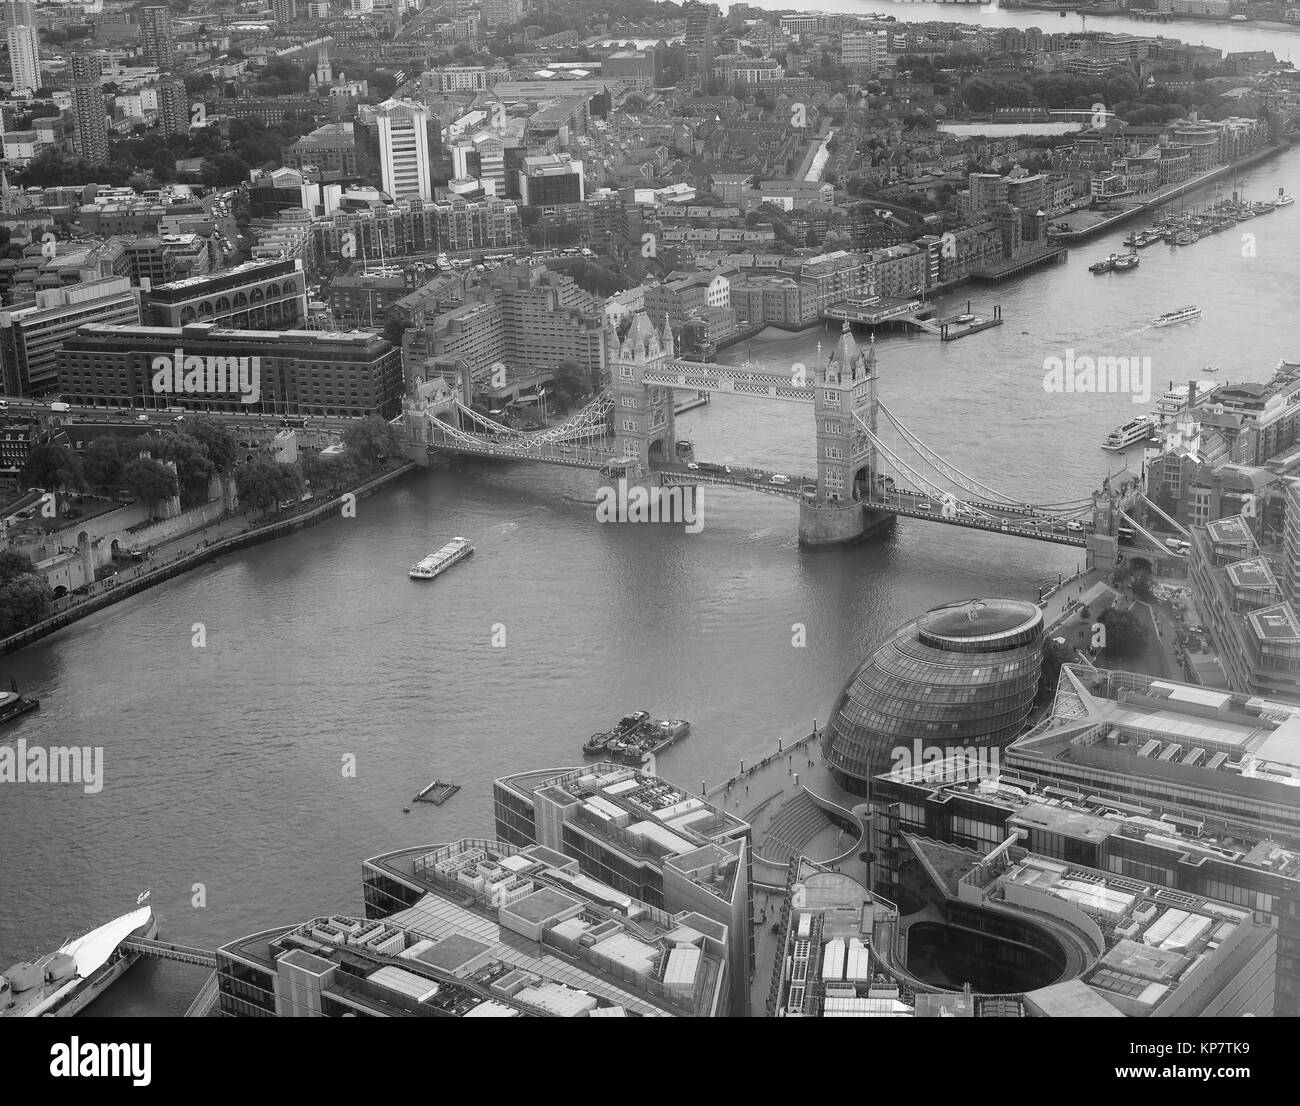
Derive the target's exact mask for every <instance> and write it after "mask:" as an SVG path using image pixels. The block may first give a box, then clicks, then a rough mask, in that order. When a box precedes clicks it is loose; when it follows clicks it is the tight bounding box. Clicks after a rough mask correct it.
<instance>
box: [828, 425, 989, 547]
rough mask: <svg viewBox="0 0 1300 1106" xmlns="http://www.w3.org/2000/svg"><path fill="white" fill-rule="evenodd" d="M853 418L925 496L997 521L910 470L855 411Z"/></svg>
mask: <svg viewBox="0 0 1300 1106" xmlns="http://www.w3.org/2000/svg"><path fill="white" fill-rule="evenodd" d="M853 418H854V420H855V421H856V422H857V423H858V425H859V426H860V427H861V428H862V430H863V433H865V434H866V436H867V440H868V441H870V442H871V444H872V445H873V446H875V447H876V449H878V450H879V451H880V452H881V453H882V454H883V455H884V457H885V460H886V461H888V462H889V463H890V464H891V465H892V466H893V467H894V469H895V471H896V472H898V473H899V475H902V474H903V473H904V472H906V473H907V475H908V476H909V477H911V479H912V480H913V481H915V482H916V484H917V486H918V487H919V488H920V489H921V490H922V491H924V492H925V493H926V494H927V495H932V496H934V497H935V499H938V500H940V501H942V502H944V503H948V502H951V503H953V504H954V505H955V506H958V507H961V508H963V511H964V513H968V514H971V515H978V516H979V517H981V518H986V519H988V520H989V521H990V522H996V521H997V518H996V517H995V516H993V515H991V514H989V513H988V512H987V511H981V510H980V509H979V508H977V507H972V506H971V505H970V504H969V503H966V502H964V501H962V500H959V499H957V497H956V496H954V495H953V494H952V493H951V492H950V491H948V490H947V489H945V488H941V487H940V486H939V485H938V484H936V483H934V482H933V481H932V480H930V479H929V478H928V477H926V476H922V475H921V474H920V473H919V472H917V471H916V469H914V468H912V466H911V465H909V464H908V463H907V462H906V461H904V460H903V459H902V458H901V457H899V456H898V455H897V454H896V453H895V452H894V451H893V450H892V449H890V448H889V446H887V445H885V443H884V442H882V441H881V440H880V439H879V438H878V437H876V435H875V434H873V433H872V432H871V427H869V426H868V425H867V424H866V423H865V422H863V420H862V417H861V416H860V415H859V414H858V413H857V412H856V411H855V412H854V413H853ZM874 494H875V489H872V495H874Z"/></svg>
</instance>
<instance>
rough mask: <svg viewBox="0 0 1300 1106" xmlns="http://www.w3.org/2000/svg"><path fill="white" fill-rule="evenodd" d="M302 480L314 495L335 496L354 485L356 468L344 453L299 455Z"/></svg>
mask: <svg viewBox="0 0 1300 1106" xmlns="http://www.w3.org/2000/svg"><path fill="white" fill-rule="evenodd" d="M301 458H302V460H301V465H302V474H303V479H304V481H305V482H306V483H308V484H310V485H311V490H312V493H313V494H314V495H321V494H324V495H337V494H338V493H339V492H341V491H342V490H343V489H344V488H347V487H350V486H351V485H352V484H354V483H356V480H357V475H358V474H357V467H356V465H355V464H354V463H353V461H352V458H351V457H349V456H348V454H347V453H346V452H343V453H312V452H307V451H304V452H303V453H302V454H301Z"/></svg>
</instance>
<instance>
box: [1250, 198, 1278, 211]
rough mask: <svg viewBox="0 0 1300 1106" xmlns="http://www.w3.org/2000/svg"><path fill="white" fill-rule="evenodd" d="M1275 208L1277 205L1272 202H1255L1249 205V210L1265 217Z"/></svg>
mask: <svg viewBox="0 0 1300 1106" xmlns="http://www.w3.org/2000/svg"><path fill="white" fill-rule="evenodd" d="M1275 207H1277V204H1276V203H1275V202H1274V201H1272V200H1256V201H1255V202H1254V203H1253V204H1251V205H1250V210H1251V211H1253V212H1254V213H1255V214H1256V215H1267V214H1268V213H1269V212H1270V211H1272V210H1273V209H1274V208H1275Z"/></svg>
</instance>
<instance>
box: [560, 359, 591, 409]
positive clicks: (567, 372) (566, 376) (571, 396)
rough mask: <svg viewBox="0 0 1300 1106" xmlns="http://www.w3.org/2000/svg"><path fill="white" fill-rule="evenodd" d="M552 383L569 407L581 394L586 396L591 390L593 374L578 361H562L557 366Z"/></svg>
mask: <svg viewBox="0 0 1300 1106" xmlns="http://www.w3.org/2000/svg"><path fill="white" fill-rule="evenodd" d="M551 385H552V387H553V388H554V389H555V392H556V395H557V396H559V398H560V400H561V401H562V402H563V403H564V405H565V406H566V407H568V406H571V405H572V404H573V401H574V400H576V399H577V398H578V397H579V396H585V395H586V394H587V393H588V392H590V391H591V374H590V373H588V372H587V371H586V370H585V369H584V368H583V367H582V366H581V365H579V364H578V362H576V361H562V362H560V364H559V365H557V366H556V367H555V376H554V379H553V380H552V381H551Z"/></svg>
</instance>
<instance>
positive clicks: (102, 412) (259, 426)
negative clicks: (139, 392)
mask: <svg viewBox="0 0 1300 1106" xmlns="http://www.w3.org/2000/svg"><path fill="white" fill-rule="evenodd" d="M172 406H176V407H181V406H183V404H173V405H172ZM7 410H8V413H9V414H11V415H14V414H25V415H32V416H37V417H45V416H49V415H54V416H56V417H58V418H60V419H61V420H62V421H63V422H65V423H67V424H69V425H76V426H142V427H143V426H148V427H151V428H153V427H161V426H171V425H173V424H174V423H175V422H176V420H177V417H178V412H175V411H169V410H167V409H166V408H164V407H150V408H148V410H147V411H142V410H141V409H140V408H138V407H124V408H107V407H86V406H82V405H78V404H73V405H71V406H70V408H69V410H67V411H51V410H50V400H48V399H11V400H8V401H7ZM142 414H147V415H148V418H144V419H142V418H141V417H140V416H141V415H142ZM185 414H186V415H190V416H193V415H203V416H204V417H205V418H211V419H214V420H216V421H217V422H219V423H221V424H222V425H223V426H225V427H226V428H227V429H228V430H232V431H233V430H263V431H265V430H278V429H279V428H280V426H281V424H282V423H283V421H284V419H285V418H286V416H284V415H280V414H261V413H259V412H257V411H246V412H245V411H186V412H185ZM365 417H366V416H365V415H309V416H301V415H290V416H288V419H289V420H290V422H291V423H292V421H293V420H295V419H302V418H306V419H307V425H306V426H305V427H303V428H302V429H306V430H331V431H342V430H346V429H347V428H348V427H349V426H353V425H355V423H356V421H357V420H358V419H361V418H365Z"/></svg>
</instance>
